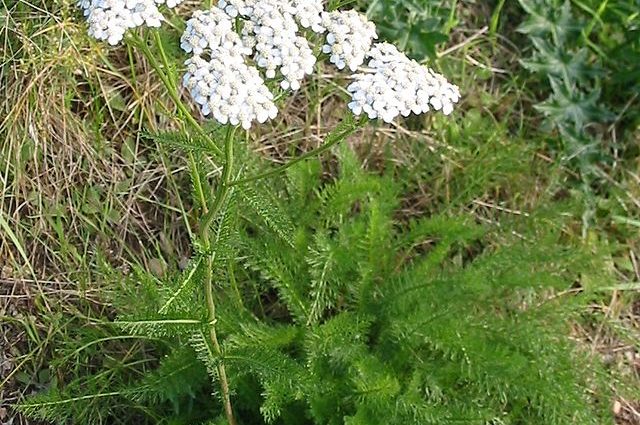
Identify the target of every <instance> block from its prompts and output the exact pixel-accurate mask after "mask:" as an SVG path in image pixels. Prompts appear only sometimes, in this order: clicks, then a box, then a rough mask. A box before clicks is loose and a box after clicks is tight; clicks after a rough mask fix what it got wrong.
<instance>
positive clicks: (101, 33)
mask: <svg viewBox="0 0 640 425" xmlns="http://www.w3.org/2000/svg"><path fill="white" fill-rule="evenodd" d="M181 1H182V0H166V5H167V6H168V7H174V6H176V5H177V4H178V3H180V2H181ZM164 3H165V0H155V1H154V0H80V1H79V2H78V6H79V7H80V8H82V9H83V10H84V16H86V17H87V22H88V23H89V35H91V36H93V37H95V38H97V39H98V40H106V41H107V42H108V43H109V44H111V45H116V44H118V43H119V42H120V41H121V40H122V38H123V37H124V33H125V31H126V30H128V29H131V28H136V27H139V26H142V25H147V26H149V27H159V26H160V24H161V23H162V21H163V20H164V17H163V16H162V14H161V13H160V11H159V10H158V5H159V4H164Z"/></svg>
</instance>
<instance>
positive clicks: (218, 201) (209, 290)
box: [200, 126, 236, 425]
mask: <svg viewBox="0 0 640 425" xmlns="http://www.w3.org/2000/svg"><path fill="white" fill-rule="evenodd" d="M234 133H235V128H234V127H231V126H229V127H228V128H227V134H226V137H225V141H224V151H225V163H224V169H223V171H222V177H221V179H220V184H219V186H218V189H217V190H216V197H215V200H214V203H213V206H212V207H211V209H210V210H209V211H208V212H207V214H205V215H204V216H203V218H202V221H201V225H200V226H201V227H200V234H201V238H202V244H203V246H204V248H205V252H206V255H207V265H206V270H205V288H204V289H205V298H206V300H207V310H208V313H209V338H210V339H211V343H212V344H213V348H214V349H215V350H216V353H217V354H218V356H220V357H221V358H222V357H223V352H222V347H221V346H220V343H219V341H218V335H217V332H216V320H217V318H216V304H215V300H214V297H213V267H214V263H215V257H216V251H215V249H214V247H212V246H211V237H210V235H209V231H210V228H211V223H212V222H213V220H214V219H215V218H216V217H217V215H218V213H219V212H220V210H221V209H222V208H223V205H224V203H225V201H226V199H227V197H228V195H229V192H230V190H231V186H230V184H229V183H230V182H231V172H232V170H233V162H234V161H233V143H234V137H233V136H234ZM217 369H218V377H219V379H220V387H221V389H222V401H223V404H224V411H225V414H226V415H227V420H228V421H229V425H236V421H235V417H234V416H233V408H232V406H231V397H230V394H229V380H228V379H227V372H226V369H225V366H224V362H222V361H221V362H219V363H218V366H217Z"/></svg>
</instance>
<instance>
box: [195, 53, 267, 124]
mask: <svg viewBox="0 0 640 425" xmlns="http://www.w3.org/2000/svg"><path fill="white" fill-rule="evenodd" d="M186 65H187V73H186V74H185V76H184V78H183V85H184V86H185V87H186V88H187V89H188V90H189V92H190V93H191V96H193V99H194V100H195V101H196V103H198V104H199V105H200V107H201V111H202V114H203V115H210V114H211V115H213V118H215V120H216V121H218V122H219V123H221V124H227V123H230V124H231V125H242V127H243V128H245V129H249V128H251V124H252V122H253V121H258V122H259V123H264V122H266V121H267V120H269V119H273V118H275V117H276V116H277V115H278V108H276V105H275V104H274V103H273V94H272V93H271V92H270V91H269V90H268V89H267V86H265V85H264V81H263V80H262V78H261V77H260V73H259V72H258V70H257V69H256V68H253V67H250V66H247V65H246V64H245V63H244V60H243V59H242V57H238V56H226V55H225V51H224V49H217V50H213V51H212V59H211V60H205V59H203V58H201V57H200V56H197V55H196V56H194V57H193V58H191V59H189V60H187V62H186Z"/></svg>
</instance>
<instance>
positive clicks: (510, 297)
mask: <svg viewBox="0 0 640 425" xmlns="http://www.w3.org/2000/svg"><path fill="white" fill-rule="evenodd" d="M338 157H339V163H338V170H337V172H336V173H335V175H336V176H337V177H335V178H331V179H330V180H326V179H323V178H322V176H323V169H324V167H327V166H335V164H326V163H322V162H320V161H317V160H314V161H308V162H303V163H300V164H297V165H296V166H295V167H291V168H290V169H289V170H288V172H287V174H286V176H284V177H282V178H279V180H276V181H280V183H278V184H270V185H266V184H265V183H253V184H250V185H246V186H242V187H241V188H237V189H232V190H230V191H229V194H228V196H227V197H226V198H225V201H224V203H223V205H221V207H220V214H219V215H218V218H216V219H215V220H214V221H213V223H212V227H211V234H212V240H213V241H214V243H212V245H211V247H210V248H209V250H208V251H206V252H205V250H204V248H203V247H200V251H199V252H196V253H195V254H194V256H193V258H192V259H191V261H190V263H189V265H188V266H187V267H186V268H184V270H182V271H179V270H176V272H175V273H174V274H173V275H172V276H170V277H169V278H167V279H165V280H163V281H160V280H159V279H158V278H156V277H154V276H152V275H149V274H147V273H144V272H142V271H138V272H137V273H136V274H135V275H134V276H133V277H132V278H131V279H129V281H127V282H124V283H123V284H122V288H121V290H119V291H118V296H117V297H116V299H115V300H114V305H115V307H116V309H117V310H118V312H119V318H118V320H117V321H116V322H115V323H113V324H109V323H106V324H104V325H102V326H101V327H100V329H102V331H101V332H102V334H101V335H98V336H96V335H95V334H91V335H88V334H87V335H82V334H81V333H79V335H78V338H77V340H76V342H75V345H73V346H71V347H68V349H67V350H65V352H66V353H67V355H64V356H59V363H58V364H56V365H55V366H56V367H60V368H62V367H69V366H70V365H71V364H73V365H75V366H74V367H76V368H77V369H78V370H79V373H76V376H77V378H76V379H75V380H74V381H72V382H68V383H66V384H64V385H63V384H62V383H59V385H57V386H56V387H55V388H52V389H51V390H50V391H49V392H48V393H43V394H40V395H38V396H35V397H32V398H31V399H29V400H28V401H26V402H25V403H24V404H23V405H22V407H21V409H22V410H23V411H24V412H26V413H28V414H29V415H31V416H35V417H39V418H42V419H48V420H51V421H53V422H55V423H82V424H117V423H123V424H125V423H128V424H131V423H138V424H144V423H154V424H190V425H191V424H222V423H228V422H227V419H225V414H224V408H225V403H224V397H223V394H221V393H219V388H220V382H221V381H222V380H221V379H220V378H221V376H220V374H221V372H222V371H224V373H225V376H226V378H225V380H224V381H225V382H228V383H229V388H228V389H227V391H229V394H230V400H231V403H232V409H233V411H234V412H233V413H234V417H235V419H234V420H235V421H237V423H238V424H257V423H273V424H349V425H356V424H362V425H375V424H381V425H388V424H403V425H404V424H447V423H452V424H458V423H469V424H581V425H584V424H602V423H605V422H603V421H605V416H606V414H605V413H602V412H599V411H597V410H596V409H597V408H596V407H594V406H597V403H594V398H595V396H594V395H593V394H598V396H602V395H603V394H605V393H603V392H602V390H601V388H599V384H598V379H597V373H596V372H595V371H596V370H597V369H595V368H594V365H590V364H586V363H584V360H580V358H584V357H586V356H577V355H575V353H574V349H575V348H574V347H573V346H572V345H571V344H570V343H569V341H568V340H567V339H566V336H565V335H566V333H567V331H568V329H567V327H568V326H569V324H568V323H569V322H568V320H567V319H568V318H569V317H570V316H571V315H572V313H573V312H574V311H576V310H577V309H576V307H578V306H580V305H581V304H582V303H584V302H585V301H587V300H588V297H587V296H585V295H576V294H574V293H573V291H568V293H567V294H564V295H563V294H560V295H557V296H554V295H553V294H557V291H550V290H566V289H569V288H570V287H571V285H572V283H573V281H574V279H576V276H574V275H572V273H571V272H569V270H572V269H573V270H575V269H580V270H587V269H588V268H589V267H590V266H592V265H593V263H594V260H593V256H592V255H590V254H589V253H583V252H581V251H580V250H579V249H578V248H575V247H570V246H564V247H563V246H562V244H561V243H559V240H560V238H561V234H560V230H559V229H560V228H561V225H559V224H558V223H557V222H555V223H554V220H558V218H557V217H556V216H555V215H553V214H551V215H549V214H546V213H545V214H543V213H541V214H540V216H539V217H537V216H532V217H531V218H527V219H523V220H525V221H526V223H524V224H523V223H520V222H514V223H512V224H513V226H514V227H513V229H509V228H507V226H509V224H508V223H506V222H505V223H504V226H505V229H504V230H505V232H506V233H508V231H509V230H514V233H516V232H515V229H516V228H517V229H518V233H517V234H518V237H513V239H509V240H508V241H506V242H505V243H504V244H502V246H500V247H494V246H492V245H490V244H488V243H487V238H486V232H487V231H486V230H485V229H484V228H483V227H481V226H478V225H476V224H474V223H472V222H470V221H469V220H468V219H465V218H455V217H450V216H448V215H446V214H436V215H434V216H431V217H423V218H420V219H413V220H404V219H402V216H401V215H399V211H400V202H401V201H400V200H401V195H402V190H403V189H404V188H403V187H402V185H401V184H399V183H398V182H397V180H395V179H394V178H393V176H391V175H389V174H384V175H379V174H372V173H370V172H367V171H364V170H363V169H362V168H361V165H360V163H359V161H358V160H357V159H356V158H355V155H354V154H353V153H352V151H351V150H350V149H349V148H348V147H345V146H343V147H342V148H341V149H340V151H339V155H338ZM244 163H245V164H246V163H247V162H246V161H244ZM276 199H280V201H276ZM240 205H243V206H244V207H243V208H240V207H239V206H240ZM247 206H251V208H249V207H247ZM211 258H213V261H211V262H210V259H211ZM209 273H210V274H211V275H212V277H213V281H214V282H215V290H214V293H215V297H216V319H215V320H216V323H215V325H216V326H215V327H211V326H209V325H210V323H209V321H210V316H209V314H208V312H207V309H206V308H205V305H206V300H205V296H204V294H203V292H202V287H203V285H205V282H206V279H207V276H208V274H209ZM560 300H561V302H560ZM123 329H124V330H126V331H127V332H126V333H125V334H122V330H123ZM211 329H214V330H215V332H217V335H216V338H210V335H209V333H210V332H211ZM123 338H125V339H130V338H134V339H136V338H139V340H140V345H136V346H134V347H133V348H131V349H130V350H129V351H128V352H127V356H126V358H118V359H114V358H113V356H112V355H111V354H110V350H109V347H110V346H111V344H116V343H121V342H122V341H120V340H121V339H123ZM87 339H88V340H89V341H90V342H89V343H87ZM213 340H219V341H220V346H219V347H216V346H214V345H213V344H212V341H213ZM222 364H224V366H225V368H224V369H221V367H220V366H221V365H222ZM223 391H225V390H224V389H223ZM212 392H213V393H214V396H212V395H211V394H212ZM603 410H604V411H606V410H608V409H606V408H604V409H603ZM227 417H228V415H227Z"/></svg>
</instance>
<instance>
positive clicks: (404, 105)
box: [347, 43, 460, 122]
mask: <svg viewBox="0 0 640 425" xmlns="http://www.w3.org/2000/svg"><path fill="white" fill-rule="evenodd" d="M368 56H369V57H370V58H371V59H370V61H369V64H368V65H369V68H370V69H369V70H367V71H366V72H363V73H359V74H355V75H354V76H353V78H354V79H355V81H354V82H353V83H351V84H350V85H349V87H347V90H348V91H349V93H351V98H352V101H351V102H350V103H349V108H350V109H351V111H352V112H353V113H354V114H355V115H361V114H362V113H363V112H364V113H366V114H367V115H368V116H369V118H371V119H376V118H381V119H383V120H384V121H385V122H391V121H393V119H394V118H396V117H397V116H398V115H402V116H404V117H407V116H409V115H410V114H411V113H412V112H413V113H414V114H416V115H418V114H422V113H425V112H428V111H429V110H431V109H433V110H436V111H442V112H443V113H444V114H445V115H449V114H450V113H451V112H452V111H453V105H454V104H455V103H457V102H458V100H459V99H460V91H459V90H458V87H456V86H455V85H453V84H450V83H449V82H447V80H446V79H445V78H444V77H443V76H442V75H440V74H437V73H435V72H433V71H432V70H430V69H429V68H427V67H425V66H422V65H420V64H419V63H418V62H416V61H414V60H411V59H409V58H408V57H407V56H405V55H404V54H402V53H400V52H399V51H398V49H397V48H396V47H395V46H393V45H391V44H388V43H381V44H376V45H375V46H374V47H373V49H371V51H370V52H369V54H368Z"/></svg>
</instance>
